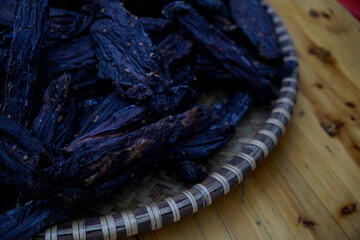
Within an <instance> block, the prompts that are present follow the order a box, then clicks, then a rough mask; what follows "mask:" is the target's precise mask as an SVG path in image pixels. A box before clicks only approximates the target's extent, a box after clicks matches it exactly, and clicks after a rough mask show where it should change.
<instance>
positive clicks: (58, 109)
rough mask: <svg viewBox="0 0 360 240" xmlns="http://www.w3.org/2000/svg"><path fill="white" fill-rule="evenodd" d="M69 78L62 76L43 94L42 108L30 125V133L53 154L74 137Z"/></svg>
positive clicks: (73, 114)
mask: <svg viewBox="0 0 360 240" xmlns="http://www.w3.org/2000/svg"><path fill="white" fill-rule="evenodd" d="M70 83H71V78H70V76H69V75H67V74H63V75H62V76H61V77H60V78H59V79H56V80H55V81H53V82H52V83H50V86H49V87H48V89H47V90H46V92H45V95H44V98H43V106H42V108H41V110H40V113H39V115H38V116H37V117H36V118H35V120H34V121H33V124H32V133H33V134H34V136H35V137H37V138H38V139H40V140H41V141H42V142H43V143H44V145H45V147H46V148H47V149H48V150H49V151H51V152H52V153H53V154H55V153H56V152H57V151H58V150H59V149H60V147H62V146H63V145H64V144H65V143H66V142H67V141H69V140H70V139H71V138H73V136H74V130H75V128H74V127H75V125H74V123H75V122H74V119H75V105H74V101H73V99H72V97H70V96H69V87H70Z"/></svg>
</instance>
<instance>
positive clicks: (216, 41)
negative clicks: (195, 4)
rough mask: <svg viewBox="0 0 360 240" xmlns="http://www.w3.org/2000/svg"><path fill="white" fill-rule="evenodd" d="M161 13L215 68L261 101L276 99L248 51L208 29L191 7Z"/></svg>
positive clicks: (176, 6) (180, 6)
mask: <svg viewBox="0 0 360 240" xmlns="http://www.w3.org/2000/svg"><path fill="white" fill-rule="evenodd" d="M164 12H165V17H166V18H168V19H171V20H174V21H176V22H177V23H178V24H180V25H181V26H182V28H183V29H184V30H185V31H186V32H187V33H188V34H189V35H190V36H191V37H192V38H193V39H194V41H195V42H196V43H197V44H198V45H200V46H201V47H202V48H204V49H205V50H206V51H207V52H208V53H209V55H211V56H212V58H213V59H215V60H216V61H217V62H218V64H220V65H222V66H223V67H224V68H225V69H227V70H228V71H229V72H230V73H231V74H232V75H233V76H234V77H235V78H239V79H241V80H243V83H244V84H245V85H246V86H248V87H251V89H252V90H253V91H254V92H255V93H256V95H257V96H258V98H259V99H260V100H263V101H268V100H270V99H273V98H275V96H276V93H275V91H274V89H273V87H272V85H271V83H270V82H269V81H268V80H267V79H264V78H263V77H262V76H261V75H260V74H259V72H258V70H257V69H256V68H255V66H254V65H253V64H252V62H251V59H250V57H249V55H248V53H247V51H245V50H244V49H242V48H240V47H237V46H236V45H235V44H234V42H233V41H232V40H230V39H229V38H228V37H226V36H225V35H224V34H223V33H222V32H221V31H220V30H218V29H216V28H215V27H210V28H209V24H208V23H207V22H206V20H205V19H203V18H201V17H200V16H199V15H198V14H197V12H196V11H195V9H193V8H192V7H191V6H190V5H188V4H186V3H183V2H174V3H171V4H168V5H167V6H165V8H164Z"/></svg>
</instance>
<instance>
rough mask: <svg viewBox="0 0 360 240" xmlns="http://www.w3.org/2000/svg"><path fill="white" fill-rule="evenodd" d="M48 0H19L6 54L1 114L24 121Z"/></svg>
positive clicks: (46, 17) (47, 23) (46, 24)
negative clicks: (10, 40) (4, 87)
mask: <svg viewBox="0 0 360 240" xmlns="http://www.w3.org/2000/svg"><path fill="white" fill-rule="evenodd" d="M48 11H49V9H48V0H39V1H37V0H30V1H27V0H20V1H18V3H17V12H16V20H15V24H14V30H13V39H12V42H11V50H10V55H9V63H8V68H7V77H6V92H5V103H4V106H3V110H2V114H5V115H8V116H10V117H11V118H13V119H16V120H19V121H26V120H27V118H28V115H29V113H28V110H29V107H30V101H31V94H32V90H33V86H34V84H35V81H36V74H37V62H38V56H39V52H40V48H41V45H42V44H43V42H44V39H45V34H46V32H47V28H48V25H49V21H48V15H49V14H48Z"/></svg>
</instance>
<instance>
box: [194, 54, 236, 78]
mask: <svg viewBox="0 0 360 240" xmlns="http://www.w3.org/2000/svg"><path fill="white" fill-rule="evenodd" d="M194 65H195V66H194V72H195V75H196V77H198V78H199V79H200V80H201V79H203V80H204V82H205V84H208V83H209V79H217V80H219V79H221V80H229V79H233V78H234V77H233V76H232V75H231V74H230V73H229V72H228V71H227V70H226V69H224V68H223V67H222V66H219V65H218V64H217V63H216V62H214V60H212V59H211V57H210V56H209V54H208V53H206V52H205V53H204V52H203V51H197V53H196V56H195V63H194ZM216 82H217V81H215V82H214V84H215V85H218V84H216Z"/></svg>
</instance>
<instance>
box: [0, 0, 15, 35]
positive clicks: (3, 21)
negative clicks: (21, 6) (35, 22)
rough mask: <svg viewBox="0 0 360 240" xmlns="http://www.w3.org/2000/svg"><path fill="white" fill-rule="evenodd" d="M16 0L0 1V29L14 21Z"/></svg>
mask: <svg viewBox="0 0 360 240" xmlns="http://www.w3.org/2000/svg"><path fill="white" fill-rule="evenodd" d="M15 11H16V1H14V0H1V1H0V30H1V28H3V27H5V28H6V27H9V26H12V25H13V24H14V22H15Z"/></svg>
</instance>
